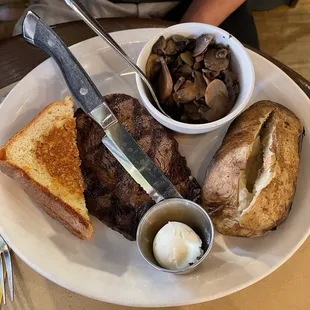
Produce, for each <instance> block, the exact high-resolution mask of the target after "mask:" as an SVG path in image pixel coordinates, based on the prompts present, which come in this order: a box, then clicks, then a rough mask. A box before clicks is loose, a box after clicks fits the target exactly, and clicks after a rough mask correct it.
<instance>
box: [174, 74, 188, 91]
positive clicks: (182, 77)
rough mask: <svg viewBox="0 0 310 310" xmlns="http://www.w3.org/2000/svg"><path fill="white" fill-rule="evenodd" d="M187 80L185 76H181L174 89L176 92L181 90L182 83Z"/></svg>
mask: <svg viewBox="0 0 310 310" xmlns="http://www.w3.org/2000/svg"><path fill="white" fill-rule="evenodd" d="M184 82H185V77H184V76H181V77H180V78H179V79H178V80H177V81H176V83H175V84H174V87H173V90H174V91H175V92H176V91H178V90H179V88H180V87H181V86H182V84H183V83H184Z"/></svg>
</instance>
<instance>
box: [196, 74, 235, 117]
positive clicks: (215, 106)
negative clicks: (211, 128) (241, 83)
mask: <svg viewBox="0 0 310 310" xmlns="http://www.w3.org/2000/svg"><path fill="white" fill-rule="evenodd" d="M205 100H206V104H207V105H208V106H209V108H210V109H209V110H208V111H206V112H204V113H202V116H203V117H204V118H205V119H206V120H208V121H209V122H213V121H216V120H218V119H220V118H222V117H224V116H225V115H226V114H227V113H228V112H229V111H230V110H231V109H232V106H233V104H231V102H229V100H228V91H227V88H226V86H225V84H224V83H223V82H222V81H221V80H218V79H216V80H213V81H212V82H211V83H210V85H209V86H208V87H207V89H206V93H205Z"/></svg>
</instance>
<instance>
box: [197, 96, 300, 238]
mask: <svg viewBox="0 0 310 310" xmlns="http://www.w3.org/2000/svg"><path fill="white" fill-rule="evenodd" d="M269 118H271V120H272V123H273V126H275V127H274V131H273V133H272V145H271V147H270V150H271V151H272V152H273V153H274V154H275V156H276V163H275V165H274V171H273V172H274V176H273V178H272V179H271V181H270V182H269V184H268V185H267V186H266V187H264V188H263V189H262V190H261V192H260V193H259V194H258V195H257V197H256V198H255V199H253V201H252V202H251V204H250V205H249V207H248V208H247V209H245V210H243V211H242V212H240V211H238V206H239V176H240V172H241V171H245V169H246V165H247V160H248V158H249V155H250V154H251V151H252V147H253V144H254V141H255V138H256V136H257V135H258V134H259V132H260V131H261V129H262V127H263V125H264V123H265V122H266V120H267V119H269ZM302 137H303V126H302V124H301V122H300V120H299V119H298V118H297V117H296V116H295V115H294V113H293V112H291V111H290V110H288V109H287V108H285V107H284V106H282V105H280V104H278V103H275V102H271V101H267V100H264V101H259V102H257V103H255V104H254V105H252V106H251V107H250V108H249V109H247V110H246V111H244V112H243V113H242V114H241V115H239V117H237V118H236V119H235V121H234V122H233V123H232V124H231V125H230V127H229V129H228V131H227V133H226V136H225V138H224V140H223V142H222V145H221V147H220V148H219V150H218V151H217V152H216V154H215V155H214V157H213V159H212V161H211V163H210V165H209V167H208V169H207V173H206V178H205V181H204V185H203V194H202V206H203V208H204V209H205V210H206V211H207V212H209V213H211V217H212V220H213V224H214V226H215V228H216V230H217V231H219V232H220V233H222V234H224V235H231V236H241V237H258V236H261V235H264V234H265V233H266V232H268V231H269V230H272V229H275V227H277V226H278V225H280V224H281V223H282V222H284V221H285V219H286V218H287V216H288V213H289V210H290V206H291V204H292V201H293V198H294V194H295V188H296V180H297V175H298V168H299V157H300V149H301V148H300V145H301V141H302Z"/></svg>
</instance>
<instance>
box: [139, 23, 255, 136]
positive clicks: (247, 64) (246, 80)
mask: <svg viewBox="0 0 310 310" xmlns="http://www.w3.org/2000/svg"><path fill="white" fill-rule="evenodd" d="M203 33H208V34H215V38H216V43H223V44H226V45H229V46H230V48H231V51H232V58H231V61H232V70H233V71H234V72H235V73H237V75H238V79H239V83H240V93H239V96H238V98H237V100H236V102H235V105H234V107H233V109H232V110H231V111H230V112H229V114H227V115H226V116H225V117H223V118H221V119H219V120H217V121H214V122H210V123H206V124H187V123H182V122H178V121H175V120H173V119H171V118H169V117H167V116H165V115H164V114H162V113H161V112H160V111H159V110H158V109H157V108H156V107H155V106H154V105H153V104H152V103H151V102H150V100H149V97H148V93H147V91H146V89H145V86H144V84H143V82H142V80H141V78H140V77H139V76H138V75H136V83H137V87H138V91H139V94H140V97H141V99H142V102H143V104H144V106H145V107H146V108H147V110H148V111H149V112H150V114H151V115H152V116H153V117H154V118H155V119H156V120H157V121H158V122H160V123H161V124H162V125H164V126H166V127H168V128H170V129H172V130H174V131H176V132H180V133H186V134H199V133H205V132H209V131H212V130H215V129H217V128H219V127H220V126H223V125H224V124H227V123H229V122H230V121H232V120H233V119H234V118H235V117H237V116H238V115H239V114H240V113H241V112H242V111H243V110H244V109H245V107H246V106H247V104H248V102H249V100H250V98H251V95H252V92H253V89H254V82H255V74H254V67H253V64H252V61H251V59H250V57H249V55H248V53H247V51H246V49H245V48H244V46H243V45H242V44H241V43H240V42H239V41H238V40H237V39H236V38H234V37H233V36H232V35H230V34H229V33H228V32H226V31H224V30H222V29H220V28H218V27H215V26H211V25H207V24H201V23H184V24H178V25H175V26H172V27H168V28H166V29H165V30H163V31H161V32H160V33H158V34H157V35H156V36H155V37H154V38H152V39H151V40H150V41H148V43H147V44H146V45H145V46H144V48H143V49H142V51H141V52H140V54H139V57H138V60H137V65H138V66H139V67H140V68H141V70H142V71H143V72H144V73H145V67H146V62H147V59H148V57H149V55H150V53H151V50H152V47H153V45H154V43H155V42H156V41H157V40H158V38H159V37H160V36H161V35H162V36H164V37H165V38H168V37H170V36H172V35H174V34H179V35H183V36H185V37H193V36H194V37H198V36H199V35H201V34H203Z"/></svg>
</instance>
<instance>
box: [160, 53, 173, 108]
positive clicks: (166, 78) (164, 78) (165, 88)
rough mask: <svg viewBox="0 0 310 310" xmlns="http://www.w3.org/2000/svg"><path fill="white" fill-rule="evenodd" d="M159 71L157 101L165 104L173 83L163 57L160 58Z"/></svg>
mask: <svg viewBox="0 0 310 310" xmlns="http://www.w3.org/2000/svg"><path fill="white" fill-rule="evenodd" d="M159 59H160V64H161V71H160V74H159V78H158V93H159V101H160V102H161V103H165V102H166V101H167V100H168V98H169V97H170V96H171V94H172V88H173V82H172V77H171V74H170V71H169V69H168V66H167V64H166V62H165V60H164V58H163V57H160V58H159Z"/></svg>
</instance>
